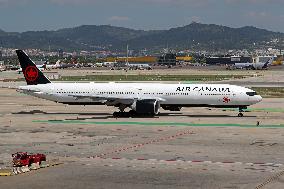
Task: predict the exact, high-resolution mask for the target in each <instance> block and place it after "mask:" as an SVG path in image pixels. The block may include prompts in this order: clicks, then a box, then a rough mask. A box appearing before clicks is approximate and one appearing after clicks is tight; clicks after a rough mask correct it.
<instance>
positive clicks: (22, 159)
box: [12, 152, 46, 167]
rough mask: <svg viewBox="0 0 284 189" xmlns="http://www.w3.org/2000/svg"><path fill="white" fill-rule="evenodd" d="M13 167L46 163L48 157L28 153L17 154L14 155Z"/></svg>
mask: <svg viewBox="0 0 284 189" xmlns="http://www.w3.org/2000/svg"><path fill="white" fill-rule="evenodd" d="M12 157H13V166H14V167H21V166H30V165H31V164H32V163H39V164H40V163H41V162H42V161H46V156H45V155H44V154H28V153H27V152H17V153H15V154H12Z"/></svg>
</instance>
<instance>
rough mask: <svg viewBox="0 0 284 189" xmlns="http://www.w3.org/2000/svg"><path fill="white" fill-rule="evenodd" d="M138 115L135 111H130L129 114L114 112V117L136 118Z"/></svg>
mask: <svg viewBox="0 0 284 189" xmlns="http://www.w3.org/2000/svg"><path fill="white" fill-rule="evenodd" d="M136 115H137V113H136V112H135V111H134V110H130V111H129V112H124V111H119V112H114V113H113V117H116V118H118V117H134V116H136Z"/></svg>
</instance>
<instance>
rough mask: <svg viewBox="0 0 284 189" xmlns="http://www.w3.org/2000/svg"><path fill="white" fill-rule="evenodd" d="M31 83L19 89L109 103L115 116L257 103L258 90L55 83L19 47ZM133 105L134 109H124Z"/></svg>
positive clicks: (40, 95) (83, 101)
mask: <svg viewBox="0 0 284 189" xmlns="http://www.w3.org/2000/svg"><path fill="white" fill-rule="evenodd" d="M16 53H17V55H18V58H19V61H20V64H21V67H22V69H23V70H24V76H25V79H26V82H27V86H21V87H19V91H20V92H23V93H25V94H28V95H32V96H35V97H38V98H42V99H47V100H50V101H55V102H57V103H63V104H69V105H107V106H115V107H118V108H119V110H120V111H119V112H115V113H114V116H115V117H119V116H135V115H149V116H155V115H158V114H159V110H160V108H163V109H165V110H170V111H180V110H181V108H182V107H216V108H239V111H240V112H239V114H238V116H239V117H242V116H243V113H242V112H243V110H244V109H246V108H247V107H248V106H250V105H253V104H256V103H258V102H260V101H261V100H262V97H261V96H260V95H258V94H257V93H256V92H255V91H253V90H251V89H248V88H244V87H240V86H234V85H227V84H159V83H94V82H91V83H51V82H50V81H49V80H48V79H47V78H46V77H45V76H44V75H43V73H42V72H41V71H40V70H39V69H38V68H37V67H36V65H35V64H34V63H33V61H32V60H31V59H30V58H29V57H28V56H27V55H26V53H25V52H23V51H22V50H17V51H16ZM127 108H130V109H131V110H130V112H124V111H125V109H127Z"/></svg>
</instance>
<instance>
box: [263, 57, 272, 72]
mask: <svg viewBox="0 0 284 189" xmlns="http://www.w3.org/2000/svg"><path fill="white" fill-rule="evenodd" d="M273 59H274V57H273V56H272V57H271V58H269V60H267V62H265V64H264V65H263V67H262V68H263V69H265V68H268V66H270V65H271V64H272V62H273Z"/></svg>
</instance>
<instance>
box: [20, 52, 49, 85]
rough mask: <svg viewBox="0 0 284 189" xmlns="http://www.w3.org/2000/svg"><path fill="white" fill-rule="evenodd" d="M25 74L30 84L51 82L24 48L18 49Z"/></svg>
mask: <svg viewBox="0 0 284 189" xmlns="http://www.w3.org/2000/svg"><path fill="white" fill-rule="evenodd" d="M16 53H17V56H18V59H19V62H20V65H21V68H22V70H23V74H24V76H25V79H26V82H27V84H28V85H38V84H47V83H51V82H50V81H49V80H48V79H47V78H46V77H45V76H44V75H43V73H42V72H41V71H40V70H39V69H38V68H37V66H36V65H35V63H34V62H33V61H32V60H31V59H30V58H29V57H28V55H27V54H26V53H25V52H24V51H22V50H16Z"/></svg>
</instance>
